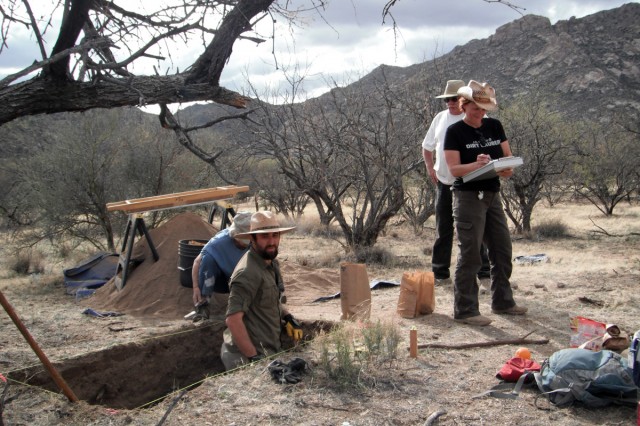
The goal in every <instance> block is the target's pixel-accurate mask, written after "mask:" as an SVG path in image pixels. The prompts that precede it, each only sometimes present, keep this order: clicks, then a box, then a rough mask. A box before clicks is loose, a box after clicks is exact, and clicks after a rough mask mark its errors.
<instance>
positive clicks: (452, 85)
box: [436, 80, 464, 99]
mask: <svg viewBox="0 0 640 426" xmlns="http://www.w3.org/2000/svg"><path fill="white" fill-rule="evenodd" d="M463 86H464V81H462V80H449V81H447V85H446V86H445V88H444V93H443V94H442V95H438V96H436V98H438V99H440V98H453V97H454V96H458V89H459V88H461V87H463Z"/></svg>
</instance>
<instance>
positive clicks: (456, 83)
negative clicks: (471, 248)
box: [422, 80, 490, 281]
mask: <svg viewBox="0 0 640 426" xmlns="http://www.w3.org/2000/svg"><path fill="white" fill-rule="evenodd" d="M464 85H465V83H464V81H462V80H449V81H447V85H446V86H445V89H444V93H443V94H442V95H438V96H436V98H438V99H443V100H444V102H445V104H446V105H447V109H445V110H444V111H440V112H439V113H438V114H437V115H436V116H435V117H434V119H433V121H432V122H431V125H430V126H429V130H428V131H427V135H426V136H425V138H424V140H423V141H422V156H423V158H424V164H425V165H426V166H427V172H428V173H429V177H430V178H431V181H432V182H433V183H434V185H436V188H437V190H436V240H435V241H434V243H433V250H432V256H431V270H432V271H433V274H434V276H435V279H436V280H440V281H441V280H448V279H449V278H450V272H449V268H450V267H451V250H452V247H453V209H452V202H453V200H452V196H451V185H453V182H454V181H455V179H456V178H455V177H454V176H453V175H452V174H451V172H450V171H449V167H447V162H446V161H445V158H444V135H445V133H446V131H447V128H448V127H449V126H450V125H452V124H454V123H457V122H458V121H460V120H462V118H463V117H464V114H463V112H462V110H461V109H460V106H459V102H458V89H459V88H461V87H463V86H464ZM434 154H435V156H434ZM434 157H435V158H434ZM480 255H481V257H482V268H481V269H480V271H479V272H478V278H481V279H482V278H489V276H490V272H489V271H490V269H489V258H488V256H487V249H486V247H485V246H484V245H483V246H482V247H481V249H480Z"/></svg>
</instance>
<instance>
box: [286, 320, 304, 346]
mask: <svg viewBox="0 0 640 426" xmlns="http://www.w3.org/2000/svg"><path fill="white" fill-rule="evenodd" d="M282 319H283V320H284V322H285V328H286V329H287V336H289V337H293V340H296V341H297V340H300V339H302V325H300V323H299V322H298V320H296V319H295V318H294V317H293V315H291V314H287V315H285V316H284V318H282Z"/></svg>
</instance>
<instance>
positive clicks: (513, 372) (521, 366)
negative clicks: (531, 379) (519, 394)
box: [496, 358, 540, 382]
mask: <svg viewBox="0 0 640 426" xmlns="http://www.w3.org/2000/svg"><path fill="white" fill-rule="evenodd" d="M530 371H540V364H538V363H537V362H535V361H532V360H530V359H522V358H511V359H510V360H509V361H507V362H505V363H504V365H503V366H502V368H501V369H500V371H498V374H496V377H497V378H498V379H502V380H504V381H505V382H517V381H518V379H519V378H520V376H522V375H523V374H525V373H528V372H530Z"/></svg>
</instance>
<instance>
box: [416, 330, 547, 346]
mask: <svg viewBox="0 0 640 426" xmlns="http://www.w3.org/2000/svg"><path fill="white" fill-rule="evenodd" d="M531 333H533V331H532V332H530V333H527V334H526V335H525V336H523V337H520V338H517V339H505V340H491V341H486V342H474V343H453V344H446V343H423V344H422V345H418V349H426V348H440V349H468V348H482V347H488V346H501V345H544V344H547V343H549V339H538V340H536V339H527V336H529V335H530V334H531Z"/></svg>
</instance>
